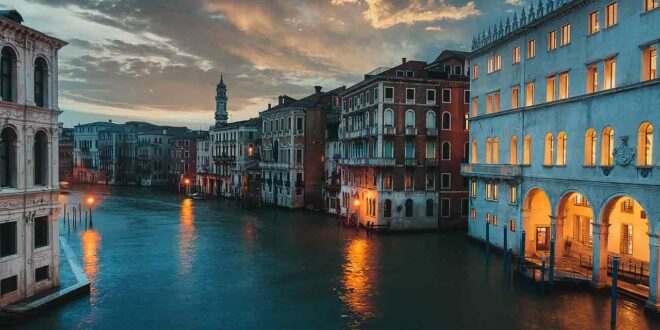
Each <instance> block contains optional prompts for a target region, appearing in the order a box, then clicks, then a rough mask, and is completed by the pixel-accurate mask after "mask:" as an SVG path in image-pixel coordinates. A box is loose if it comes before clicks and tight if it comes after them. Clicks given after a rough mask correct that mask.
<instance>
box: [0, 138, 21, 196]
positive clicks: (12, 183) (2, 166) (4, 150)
mask: <svg viewBox="0 0 660 330" xmlns="http://www.w3.org/2000/svg"><path fill="white" fill-rule="evenodd" d="M16 141H17V138H16V132H15V131H14V130H13V129H11V128H9V127H5V129H3V130H2V134H1V135H0V187H16V184H17V182H18V180H17V177H16V155H17V152H16Z"/></svg>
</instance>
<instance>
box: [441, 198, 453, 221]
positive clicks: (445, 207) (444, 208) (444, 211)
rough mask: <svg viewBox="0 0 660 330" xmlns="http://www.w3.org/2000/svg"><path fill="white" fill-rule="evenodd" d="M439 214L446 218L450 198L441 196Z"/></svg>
mask: <svg viewBox="0 0 660 330" xmlns="http://www.w3.org/2000/svg"><path fill="white" fill-rule="evenodd" d="M440 204H441V206H440V216H441V217H443V218H447V217H449V216H450V214H451V200H450V199H449V198H443V199H442V200H441V202H440Z"/></svg>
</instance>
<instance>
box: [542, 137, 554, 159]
mask: <svg viewBox="0 0 660 330" xmlns="http://www.w3.org/2000/svg"><path fill="white" fill-rule="evenodd" d="M554 154H555V140H554V138H553V137H552V133H548V134H547V135H546V136H545V150H544V156H543V165H546V166H550V165H552V158H553V155H554Z"/></svg>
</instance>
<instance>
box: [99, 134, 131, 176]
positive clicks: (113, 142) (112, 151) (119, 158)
mask: <svg viewBox="0 0 660 330" xmlns="http://www.w3.org/2000/svg"><path fill="white" fill-rule="evenodd" d="M124 136H125V135H124V127H123V126H120V125H116V126H113V127H108V128H106V129H104V130H103V131H100V132H99V133H98V142H97V143H98V148H97V149H98V154H99V172H101V174H102V177H103V178H104V179H105V181H104V183H105V184H112V185H114V184H120V183H123V182H125V181H126V177H125V173H126V163H125V162H124V160H125V153H126V145H125V143H124Z"/></svg>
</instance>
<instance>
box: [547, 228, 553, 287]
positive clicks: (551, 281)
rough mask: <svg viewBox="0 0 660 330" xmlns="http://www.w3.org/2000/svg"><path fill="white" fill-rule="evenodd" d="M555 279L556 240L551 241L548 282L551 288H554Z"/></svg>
mask: <svg viewBox="0 0 660 330" xmlns="http://www.w3.org/2000/svg"><path fill="white" fill-rule="evenodd" d="M554 279H555V239H554V238H553V239H551V240H550V269H548V282H549V284H548V285H549V286H552V283H553V281H554Z"/></svg>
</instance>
